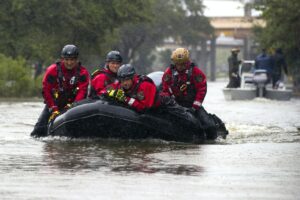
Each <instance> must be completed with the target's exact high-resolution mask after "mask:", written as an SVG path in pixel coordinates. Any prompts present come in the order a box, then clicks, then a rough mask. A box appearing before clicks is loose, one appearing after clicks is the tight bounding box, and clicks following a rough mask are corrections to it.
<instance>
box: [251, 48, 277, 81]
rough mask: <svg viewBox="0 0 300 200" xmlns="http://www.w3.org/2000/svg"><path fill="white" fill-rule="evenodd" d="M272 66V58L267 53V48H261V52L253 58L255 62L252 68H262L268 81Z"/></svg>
mask: <svg viewBox="0 0 300 200" xmlns="http://www.w3.org/2000/svg"><path fill="white" fill-rule="evenodd" d="M273 66H274V60H273V58H272V57H271V56H269V55H268V54H267V50H266V49H265V48H263V49H262V53H261V54H259V55H258V56H257V57H256V58H255V64H254V68H255V70H257V69H264V70H266V71H267V77H268V82H270V80H271V76H272V68H273Z"/></svg>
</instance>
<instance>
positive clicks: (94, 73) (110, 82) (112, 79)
mask: <svg viewBox="0 0 300 200" xmlns="http://www.w3.org/2000/svg"><path fill="white" fill-rule="evenodd" d="M99 74H105V75H106V76H107V77H108V79H109V81H108V83H107V85H110V84H112V83H114V82H115V81H116V79H117V77H115V76H113V75H112V74H110V73H107V72H106V71H104V70H103V69H97V70H96V71H94V72H93V73H92V75H91V80H93V79H94V78H95V77H96V76H98V75H99Z"/></svg>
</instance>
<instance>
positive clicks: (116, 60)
mask: <svg viewBox="0 0 300 200" xmlns="http://www.w3.org/2000/svg"><path fill="white" fill-rule="evenodd" d="M122 61H123V59H122V56H121V54H120V52H119V51H110V52H109V53H108V54H107V55H106V60H105V66H104V67H103V68H102V69H97V70H96V71H95V72H94V73H93V74H92V80H91V97H95V96H97V95H99V94H100V92H101V90H103V89H104V88H105V87H106V86H108V85H109V84H112V83H114V82H116V81H118V80H117V72H118V69H119V68H120V66H121V64H122Z"/></svg>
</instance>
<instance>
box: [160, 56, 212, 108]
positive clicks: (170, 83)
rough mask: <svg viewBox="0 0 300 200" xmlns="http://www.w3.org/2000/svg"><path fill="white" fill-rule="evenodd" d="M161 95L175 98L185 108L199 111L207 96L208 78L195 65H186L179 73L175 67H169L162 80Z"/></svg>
mask: <svg viewBox="0 0 300 200" xmlns="http://www.w3.org/2000/svg"><path fill="white" fill-rule="evenodd" d="M162 85H163V89H162V92H161V95H162V96H163V95H166V96H173V97H175V100H176V102H177V103H178V104H180V105H182V106H184V107H194V108H196V109H199V107H200V106H201V105H202V102H203V100H204V98H205V95H206V90H207V86H206V76H205V74H204V73H203V72H202V71H201V70H200V69H199V68H198V67H197V66H195V64H194V63H191V62H188V63H186V69H185V70H183V71H181V72H179V71H178V70H177V69H176V67H175V65H171V66H170V67H168V68H167V69H166V71H165V73H164V75H163V78H162Z"/></svg>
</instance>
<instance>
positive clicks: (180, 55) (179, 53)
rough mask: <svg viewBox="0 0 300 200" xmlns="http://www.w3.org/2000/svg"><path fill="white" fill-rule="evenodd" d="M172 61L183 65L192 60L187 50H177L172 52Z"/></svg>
mask: <svg viewBox="0 0 300 200" xmlns="http://www.w3.org/2000/svg"><path fill="white" fill-rule="evenodd" d="M171 60H172V61H173V63H174V64H183V63H186V62H187V61H189V60H190V53H189V51H188V50H187V49H186V48H177V49H175V51H173V52H172V55H171Z"/></svg>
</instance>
